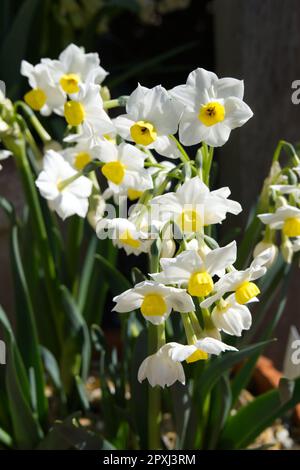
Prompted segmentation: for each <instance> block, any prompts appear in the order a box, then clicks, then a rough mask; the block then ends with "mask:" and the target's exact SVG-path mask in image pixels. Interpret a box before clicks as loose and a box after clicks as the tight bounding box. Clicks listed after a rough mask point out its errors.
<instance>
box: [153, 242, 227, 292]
mask: <svg viewBox="0 0 300 470" xmlns="http://www.w3.org/2000/svg"><path fill="white" fill-rule="evenodd" d="M235 260H236V243H235V242H232V243H230V244H229V245H227V246H225V247H223V248H216V249H215V250H211V251H210V252H209V253H207V254H206V255H204V256H202V257H201V256H200V255H199V254H198V252H197V251H194V250H187V251H184V252H182V253H180V254H179V255H178V256H176V258H162V259H161V260H160V264H161V267H162V271H161V272H160V273H157V274H152V275H151V276H152V278H153V279H154V280H155V281H157V282H161V283H164V284H177V285H178V286H179V287H186V288H187V291H188V293H189V294H190V295H192V296H195V297H206V296H207V295H209V294H210V293H211V292H212V290H213V288H214V281H213V276H215V275H222V274H224V270H225V269H226V268H227V267H228V266H230V265H231V264H233V263H234V262H235Z"/></svg>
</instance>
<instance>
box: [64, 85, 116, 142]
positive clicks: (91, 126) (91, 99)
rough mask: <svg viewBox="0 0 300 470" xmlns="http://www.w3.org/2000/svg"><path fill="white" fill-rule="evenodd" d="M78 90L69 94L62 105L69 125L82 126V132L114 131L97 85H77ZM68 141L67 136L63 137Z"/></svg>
mask: <svg viewBox="0 0 300 470" xmlns="http://www.w3.org/2000/svg"><path fill="white" fill-rule="evenodd" d="M79 88H80V89H79V92H78V93H77V94H73V95H71V96H70V97H71V100H70V101H66V103H65V105H64V116H65V119H66V121H67V123H68V124H69V126H72V127H77V126H81V127H82V132H83V133H85V132H87V133H88V134H98V135H99V136H100V135H102V136H103V135H105V134H108V133H110V132H113V131H114V126H113V123H112V121H111V120H110V118H109V116H108V114H107V113H106V112H105V111H104V109H103V101H102V98H101V96H100V87H99V85H94V84H89V85H84V84H81V85H79ZM64 140H65V141H66V142H68V141H69V142H70V141H71V138H70V136H68V137H67V138H65V139H64Z"/></svg>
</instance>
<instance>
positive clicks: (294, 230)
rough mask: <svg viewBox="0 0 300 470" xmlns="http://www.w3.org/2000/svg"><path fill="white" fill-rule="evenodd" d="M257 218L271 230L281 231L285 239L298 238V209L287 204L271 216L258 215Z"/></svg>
mask: <svg viewBox="0 0 300 470" xmlns="http://www.w3.org/2000/svg"><path fill="white" fill-rule="evenodd" d="M258 218H259V219H260V220H261V221H262V222H263V223H264V224H266V225H270V227H271V228H272V229H275V230H282V232H283V234H284V235H286V236H287V237H299V236H300V209H298V208H297V207H294V206H290V205H288V204H287V205H284V206H281V207H279V208H278V209H277V210H276V212H274V213H273V214H259V216H258Z"/></svg>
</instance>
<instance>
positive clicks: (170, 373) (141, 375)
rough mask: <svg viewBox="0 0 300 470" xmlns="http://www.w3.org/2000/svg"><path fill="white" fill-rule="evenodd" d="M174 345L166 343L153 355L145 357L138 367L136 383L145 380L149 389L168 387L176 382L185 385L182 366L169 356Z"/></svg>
mask: <svg viewBox="0 0 300 470" xmlns="http://www.w3.org/2000/svg"><path fill="white" fill-rule="evenodd" d="M174 344H176V343H167V344H165V345H164V346H162V347H161V348H160V349H159V350H158V351H157V352H156V353H155V354H152V355H151V356H148V357H146V359H144V360H143V362H142V363H141V365H140V368H139V371H138V381H139V382H143V380H145V379H147V380H148V382H149V383H150V385H151V387H155V386H156V385H159V386H160V387H163V388H164V387H165V386H167V387H170V386H171V385H173V384H174V383H175V382H176V381H177V380H178V381H179V382H181V383H182V384H183V385H185V374H184V370H183V367H182V365H181V364H180V362H178V361H174V360H173V359H172V358H171V356H170V351H171V350H172V348H173V345H174Z"/></svg>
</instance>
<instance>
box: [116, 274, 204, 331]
mask: <svg viewBox="0 0 300 470" xmlns="http://www.w3.org/2000/svg"><path fill="white" fill-rule="evenodd" d="M113 300H114V302H116V304H117V305H116V306H115V307H114V309H113V310H115V311H116V312H120V313H122V312H123V313H124V312H131V311H132V310H135V309H140V311H141V314H142V315H143V316H144V317H145V318H146V320H148V321H150V322H151V323H153V324H154V325H159V324H160V323H163V322H164V321H165V320H166V319H167V318H168V316H169V315H170V313H171V311H172V309H173V310H175V311H177V312H181V313H187V312H191V311H193V310H194V309H195V307H194V303H193V300H192V298H191V297H190V296H189V295H188V294H187V292H186V291H185V289H177V288H175V287H167V286H164V285H163V284H159V283H158V282H154V281H144V282H141V283H139V284H137V285H136V286H134V287H133V288H132V289H128V290H127V291H125V292H123V293H122V294H121V295H118V296H117V297H115V298H114V299H113Z"/></svg>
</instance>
